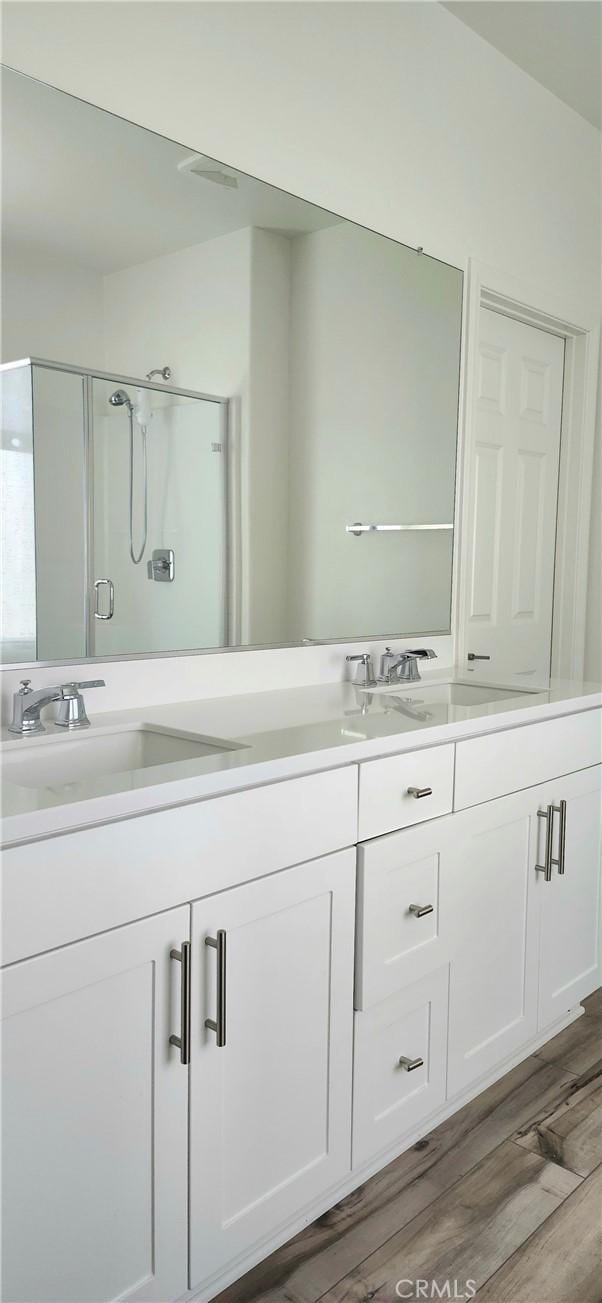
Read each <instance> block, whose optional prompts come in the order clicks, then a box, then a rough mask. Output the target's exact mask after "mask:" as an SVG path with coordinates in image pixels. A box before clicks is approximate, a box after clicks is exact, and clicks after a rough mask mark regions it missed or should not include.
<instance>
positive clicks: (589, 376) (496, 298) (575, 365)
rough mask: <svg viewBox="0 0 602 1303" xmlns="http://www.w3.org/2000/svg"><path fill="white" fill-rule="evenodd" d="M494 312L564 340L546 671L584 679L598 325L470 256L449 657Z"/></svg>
mask: <svg viewBox="0 0 602 1303" xmlns="http://www.w3.org/2000/svg"><path fill="white" fill-rule="evenodd" d="M482 307H489V308H493V309H495V311H497V312H501V313H503V314H504V315H505V316H508V317H513V318H514V319H515V320H517V321H522V322H524V323H525V324H526V325H529V326H539V327H540V328H541V329H543V330H550V331H552V332H553V333H554V334H556V335H560V336H561V337H562V338H563V339H564V340H565V370H564V389H563V402H562V426H561V438H560V482H559V493H558V522H557V530H556V558H555V572H554V612H553V625H552V674H553V675H554V676H555V677H558V678H565V679H580V678H583V665H584V655H585V632H586V618H587V580H588V560H589V535H590V521H591V506H592V463H593V456H594V437H595V419H596V390H597V383H598V365H599V350H600V326H599V323H598V321H597V320H595V318H594V317H593V316H590V315H589V313H588V312H586V311H584V310H583V308H582V306H581V305H577V304H575V303H570V302H568V301H567V300H566V299H559V298H558V296H557V295H555V294H553V293H550V291H548V290H542V289H540V288H539V287H538V286H534V285H530V284H527V283H525V282H521V281H519V280H517V279H516V278H515V277H513V276H508V275H507V274H506V273H505V272H502V271H500V270H499V269H498V268H496V267H490V266H488V265H487V264H486V263H484V262H481V261H480V260H479V259H477V258H470V259H469V261H468V268H467V274H466V286H465V297H464V332H463V333H464V347H463V353H464V366H463V368H462V371H463V374H462V393H461V409H460V410H461V413H462V430H463V437H462V439H461V441H460V448H459V456H458V510H457V520H458V524H459V529H458V534H457V543H456V549H455V551H456V555H455V558H454V563H455V568H456V567H457V582H456V584H455V599H454V610H455V625H456V648H455V651H456V656H455V659H456V662H457V664H458V665H462V666H464V663H465V658H466V650H467V649H466V647H465V646H464V638H465V633H464V624H463V620H462V612H463V610H465V603H466V596H467V584H468V579H469V564H468V563H469V550H468V549H469V545H468V538H469V529H468V527H469V521H468V493H467V484H466V473H467V470H468V450H469V448H470V447H471V444H472V433H473V412H474V394H475V386H476V382H477V365H478V344H479V314H480V309H481V308H482Z"/></svg>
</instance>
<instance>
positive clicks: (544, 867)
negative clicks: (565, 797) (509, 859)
mask: <svg viewBox="0 0 602 1303" xmlns="http://www.w3.org/2000/svg"><path fill="white" fill-rule="evenodd" d="M537 818H538V819H545V820H546V850H545V858H544V862H543V864H536V865H535V870H536V872H537V873H543V874H544V881H545V882H551V881H552V864H553V859H552V839H553V836H554V806H553V805H548V806H547V807H546V809H545V810H538V811H537Z"/></svg>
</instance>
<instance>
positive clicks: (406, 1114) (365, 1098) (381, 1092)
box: [353, 968, 448, 1167]
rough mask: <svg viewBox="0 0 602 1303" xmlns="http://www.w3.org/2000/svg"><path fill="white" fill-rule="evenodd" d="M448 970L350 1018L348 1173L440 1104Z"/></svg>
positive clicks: (396, 1139) (443, 1070)
mask: <svg viewBox="0 0 602 1303" xmlns="http://www.w3.org/2000/svg"><path fill="white" fill-rule="evenodd" d="M447 991H448V969H447V968H442V969H439V970H438V971H437V972H436V973H432V974H431V976H430V977H428V978H423V979H422V981H420V982H415V983H414V984H413V985H412V986H410V987H408V988H407V990H405V991H403V992H402V993H401V994H400V995H395V996H391V997H390V998H389V999H388V1000H383V1001H381V1003H380V1004H377V1005H375V1006H374V1008H373V1009H370V1010H369V1011H368V1012H367V1013H356V1015H355V1061H354V1077H353V1167H360V1166H361V1164H362V1163H366V1162H368V1160H369V1159H371V1158H373V1157H374V1156H375V1155H376V1154H378V1153H380V1152H381V1151H382V1150H386V1149H389V1148H391V1147H392V1146H393V1145H395V1144H396V1142H397V1141H398V1140H400V1139H401V1138H402V1137H403V1136H404V1135H406V1134H407V1132H408V1131H411V1130H412V1128H414V1127H416V1126H418V1125H419V1124H420V1123H421V1122H422V1121H423V1120H424V1119H426V1118H427V1117H429V1115H430V1114H431V1113H433V1112H434V1111H435V1110H436V1109H437V1108H439V1107H440V1106H441V1105H442V1104H443V1103H444V1101H445V1076H446V1072H445V1057H446V1044H447Z"/></svg>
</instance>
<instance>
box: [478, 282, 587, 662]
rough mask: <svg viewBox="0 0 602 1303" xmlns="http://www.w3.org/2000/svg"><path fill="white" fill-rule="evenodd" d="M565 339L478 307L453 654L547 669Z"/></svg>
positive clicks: (549, 644) (550, 628) (550, 627)
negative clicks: (458, 607) (459, 594)
mask: <svg viewBox="0 0 602 1303" xmlns="http://www.w3.org/2000/svg"><path fill="white" fill-rule="evenodd" d="M563 372H564V340H563V339H560V338H559V337H558V336H556V335H552V334H549V333H548V332H547V331H544V330H539V329H537V328H535V327H534V326H527V325H524V324H523V323H522V322H519V321H514V320H512V319H511V318H510V317H506V316H503V315H502V314H501V313H498V312H493V311H491V310H490V309H488V308H481V311H480V322H479V344H478V359H477V369H476V378H475V393H474V399H473V403H474V405H473V411H472V422H471V431H472V433H471V436H470V441H469V446H468V448H467V454H466V470H467V493H468V502H467V514H466V521H467V529H466V536H465V538H464V539H463V547H462V556H463V560H462V569H463V580H462V598H461V603H462V610H461V620H460V623H461V629H460V639H461V654H462V657H463V659H464V660H465V658H466V655H467V653H468V652H474V653H476V654H477V655H484V656H489V657H490V658H491V660H490V667H491V669H492V670H494V671H495V673H496V674H497V675H498V676H499V675H508V674H519V675H520V676H521V677H522V676H524V679H525V686H526V687H531V686H537V685H538V684H539V683H541V682H543V681H545V679H546V677H547V676H548V675H549V672H550V648H551V631H552V605H553V587H554V552H555V539H556V506H557V495H558V469H559V453H560V425H561V410H562V385H563Z"/></svg>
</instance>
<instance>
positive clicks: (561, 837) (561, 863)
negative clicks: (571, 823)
mask: <svg viewBox="0 0 602 1303" xmlns="http://www.w3.org/2000/svg"><path fill="white" fill-rule="evenodd" d="M552 808H553V810H554V813H555V814H558V815H560V823H559V827H558V859H557V860H553V861H552V863H553V864H556V865H557V867H558V873H559V875H560V877H561V878H562V877H564V869H565V855H566V801H561V802H560V804H559V805H555V806H553V807H552Z"/></svg>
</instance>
